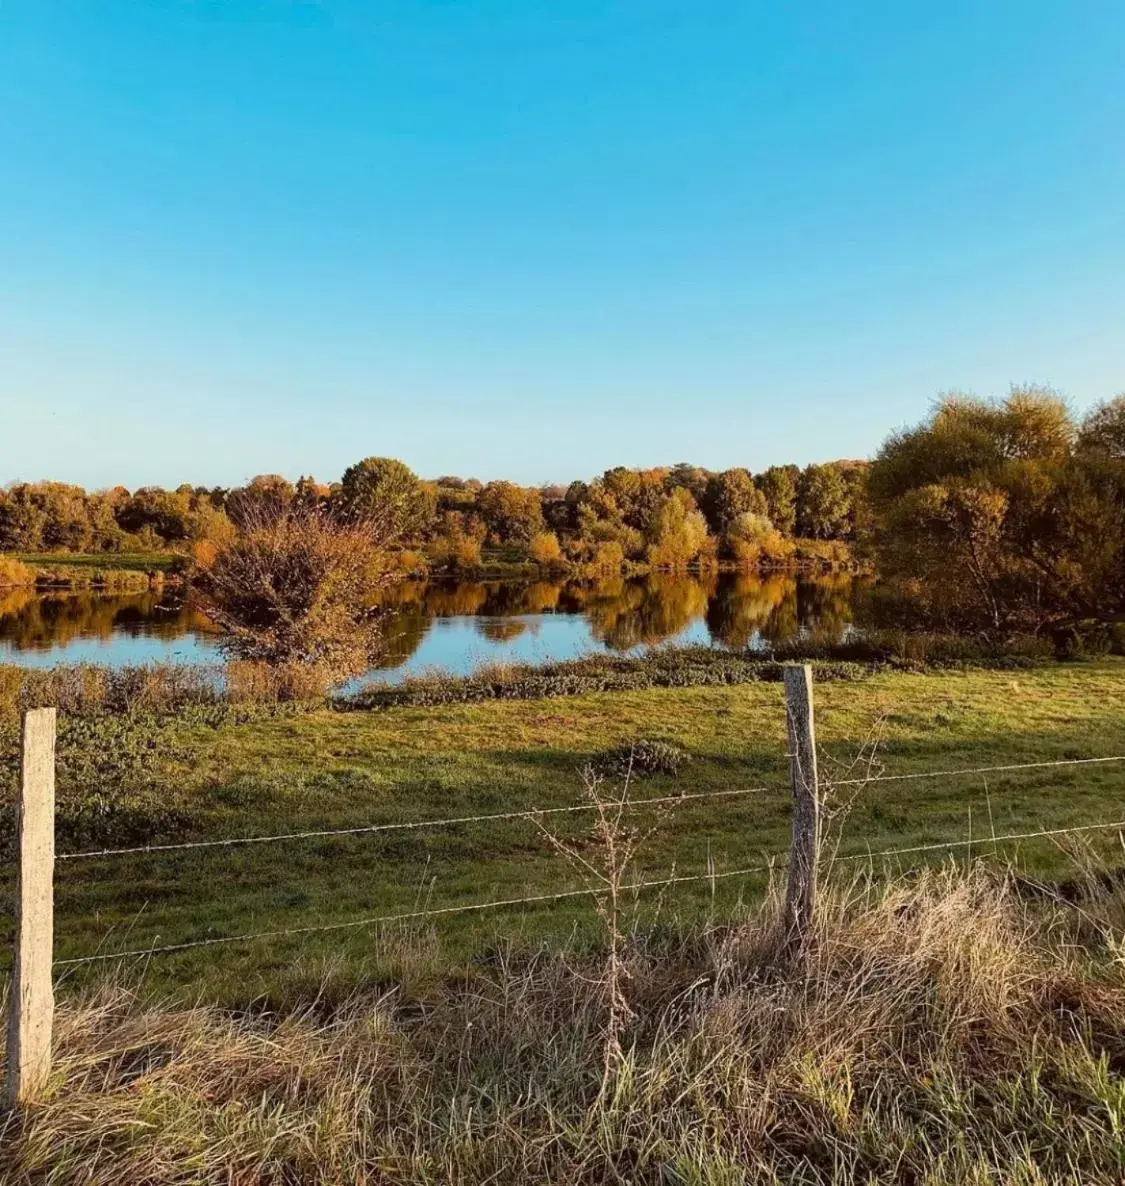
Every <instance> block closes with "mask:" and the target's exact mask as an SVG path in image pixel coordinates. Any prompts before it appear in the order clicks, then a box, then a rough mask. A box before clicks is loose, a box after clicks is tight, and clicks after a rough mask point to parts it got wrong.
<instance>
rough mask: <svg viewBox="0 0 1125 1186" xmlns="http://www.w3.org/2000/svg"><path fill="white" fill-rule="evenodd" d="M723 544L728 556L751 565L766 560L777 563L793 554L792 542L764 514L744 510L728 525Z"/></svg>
mask: <svg viewBox="0 0 1125 1186" xmlns="http://www.w3.org/2000/svg"><path fill="white" fill-rule="evenodd" d="M725 544H726V547H727V550H728V552H729V553H730V555H731V557H732V558H733V559H734V560H735V561H736V562H737V563H738V564H739V566H740V567H744V568H753V567H755V566H756V565H759V564H762V563H767V564H776V563H778V562H780V561H782V560H786V559H788V558H789V557H790V556H792V554H793V543H792V541H791V540H787V539H786V538H785V537H784V536H783V535H782V534H781V532H780V531H778V530H777V528H776V527H774V525H773V524H772V523H771V522H770V521H769V519H767V518H766V516H765V515H757V514H754V513H753V512H747V513H745V514H742V515H739V516H738V518H737V519H735V520H734V522H733V523H732V524H731V525H730V529H729V530H728V532H727V535H726V540H725Z"/></svg>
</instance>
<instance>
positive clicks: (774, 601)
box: [707, 573, 797, 650]
mask: <svg viewBox="0 0 1125 1186" xmlns="http://www.w3.org/2000/svg"><path fill="white" fill-rule="evenodd" d="M707 629H708V630H709V631H710V632H711V638H712V639H713V640H714V641H715V642H721V643H722V644H723V645H724V646H728V647H731V648H732V649H735V650H741V649H742V648H744V647H747V646H750V645H751V643H753V642H755V641H757V640H758V639H759V638H761V639H765V640H767V641H769V642H779V641H782V640H783V639H785V638H791V637H792V636H793V635H794V634H795V633H796V631H797V581H796V580H795V578H794V577H792V576H785V575H782V574H769V575H767V576H765V577H759V576H757V575H754V574H749V573H739V574H738V575H737V576H735V577H734V578H733V579H724V580H722V581H720V582H719V587H718V589H717V591H716V593H715V596H714V597H712V598H711V601H710V604H709V605H708V607H707Z"/></svg>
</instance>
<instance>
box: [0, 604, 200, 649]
mask: <svg viewBox="0 0 1125 1186" xmlns="http://www.w3.org/2000/svg"><path fill="white" fill-rule="evenodd" d="M209 625H210V624H209V623H208V621H207V619H206V618H204V617H203V615H202V614H200V613H198V612H197V611H195V610H192V609H190V608H188V607H187V606H185V605H183V604H182V603H180V602H179V601H177V600H176V599H174V598H169V597H166V596H164V595H163V594H162V593H154V592H144V593H128V594H109V595H106V594H99V593H96V592H79V593H62V592H54V593H37V592H35V590H33V589H0V647H3V649H4V650H13V651H45V650H53V649H54V650H57V649H59V648H63V647H66V646H67V644H68V643H71V642H74V641H75V640H77V639H101V640H102V641H107V642H108V641H110V640H112V639H113V638H119V637H134V638H135V637H149V638H158V639H168V640H171V639H175V638H182V637H183V636H184V635H186V634H195V633H205V632H206V631H207V630H208V628H209ZM3 644H8V645H7V646H6V647H4V645H3ZM0 653H2V652H0Z"/></svg>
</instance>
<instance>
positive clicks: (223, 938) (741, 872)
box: [54, 819, 1125, 967]
mask: <svg viewBox="0 0 1125 1186" xmlns="http://www.w3.org/2000/svg"><path fill="white" fill-rule="evenodd" d="M1111 830H1116V831H1119V832H1120V831H1123V830H1125V819H1121V820H1113V821H1111V822H1108V823H1094V824H1077V825H1072V826H1070V827H1066V828H1041V829H1037V830H1035V831H1029V832H1008V833H1005V834H1004V835H1001V836H996V835H992V836H987V837H976V838H969V839H967V840H946V841H938V842H935V843H932V844H917V845H908V846H905V847H902V848H888V849H883V850H881V851H876V852H871V851H866V852H858V853H847V854H844V855H843V856H836V857H834V858H833V861H834V862H837V861H854V860H878V859H885V858H889V857H896V856H906V855H916V854H918V853H923V852H936V851H939V850H948V849H952V848H965V847H971V846H972V845H974V844H976V845H985V844H993V845H996V844H1006V843H1012V842H1015V841H1020V840H1038V839H1045V838H1048V837H1052V836H1064V835H1070V834H1076V833H1081V832H1094V831H1111ZM788 863H789V854H788V853H778V854H775V855H774V856H773V857H772V858H770V859H769V860H767V862H766V863H764V864H761V865H752V866H747V867H745V868H740V869H728V870H723V871H721V872H719V871H715V870H708V871H707V872H705V873H691V874H686V875H676V876H670V877H664V878H658V879H654V880H650V881H637V882H632V883H630V884H628V885H625V886H622V887H621V888H622V890H623V891H624V892H626V893H639V892H640V891H641V890H645V889H657V888H662V887H666V886H670V885H682V884H685V883H688V882H700V881H708V882H714V881H721V880H725V879H728V878H731V877H750V876H753V875H755V874H758V873H768V872H771V871H772V870H775V869H779V868H785V867H786V866H787V865H788ZM608 892H609V891H608V889H606V888H604V887H599V886H593V887H586V888H583V889H573V890H560V891H557V892H555V893H550V894H531V895H528V896H525V897H522V898H500V899H493V900H492V901H488V902H472V903H467V904H465V905H461V906H439V907H434V908H430V909H426V910H410V911H405V912H402V913H399V914H380V915H373V916H370V917H365V918H358V919H349V920H348V921H347V922H337V923H318V924H316V925H314V926H305V927H288V928H285V929H282V930H274V931H249V932H246V933H244V934H240V935H217V936H213V937H210V938H207V939H192V940H189V941H187V942H184V943H168V944H164V945H161V946H155V947H138V948H134V949H132V950H129V951H120V952H98V953H96V954H95V955H87V956H77V957H73V958H70V959H64V960H55V961H54V966H55V967H66V966H74V965H77V964H90V963H98V962H103V961H106V960H124V959H134V958H143V957H148V956H154V955H167V954H171V953H173V952H177V951H189V950H193V949H195V948H199V947H212V946H216V945H220V944H230V943H247V942H251V941H254V940H261V939H283V938H288V937H290V936H293V935H309V934H315V933H320V932H326V931H342V930H353V929H358V928H362V927H369V926H379V925H383V924H386V923H396V922H407V921H412V920H418V919H424V918H439V917H444V916H449V915H454V914H469V913H479V912H482V911H485V910H496V909H503V908H506V907H512V906H531V905H541V904H544V903H547V902H558V901H563V900H564V899H567V898H579V897H600V896H602V895H604V894H606V893H608Z"/></svg>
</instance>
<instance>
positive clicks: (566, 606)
mask: <svg viewBox="0 0 1125 1186" xmlns="http://www.w3.org/2000/svg"><path fill="white" fill-rule="evenodd" d="M864 588H865V585H864V583H862V582H853V581H852V579H851V578H850V577H848V576H847V575H846V574H830V575H826V576H817V577H809V578H804V577H799V578H795V577H794V576H793V575H791V574H782V573H771V574H764V575H761V576H759V575H757V574H751V573H738V574H722V575H718V576H716V575H715V574H703V575H698V574H697V575H679V574H672V573H655V574H652V575H649V576H644V577H622V576H611V577H606V578H604V579H601V580H596V581H591V580H573V581H545V580H540V581H534V582H531V581H526V582H518V581H462V582H455V581H437V580H435V581H421V580H409V581H402V582H400V583H399V584H397V585H394V586H392V587H390V588H388V589H384V590H381V591H380V592H379V594H378V596H377V599H376V602H375V604H376V606H377V608H378V609H379V610H380V611H381V612H382V614H383V616H384V629H385V633H386V651H385V654H384V656H383V658H382V660H381V661H380V663H379V666H380V667H382V668H396V667H401V666H402V665H403V664H404V663H406V662H407V661H408V660H409V659H410V658H411V656H413V655H414V654H415V653H416V652H417V651H418V649H419V647H421V645H422V643H423V641H424V640H425V638H426V636H427V634H428V633H429V631H430V630H431V628H432V626H433V623H434V620H435V619H436V618H468V619H472V621H473V626H474V628H475V631H476V633H477V634H478V635H479V637H480V638H482V639H484V640H485V641H486V643H490V644H501V643H506V642H510V641H512V640H513V639H515V638H518V637H519V636H520V635H522V634H524V633H525V631H527V630H528V629H529V627H530V626H531V624H532V623H531V622H529V619H532V618H534V616H535V615H538V614H547V613H552V614H560V615H564V616H570V615H573V616H578V617H583V618H585V620H586V622H587V623H588V625H589V629H590V633H591V634H592V635H593V637H594V638H595V639H596V640H597V641H598V642H600V643H601V644H602V645H604V646H605V647H607V648H608V649H610V650H614V651H628V650H632V649H634V648H636V647H640V646H652V645H655V644H658V643H662V642H666V641H668V640H669V639H672V638H675V637H676V636H677V635H679V634H681V633H682V632H683V631H684V630H685V629H687V628H688V627H690V626H691V625H692V624H693V623H695V622H699V621H705V622H706V625H707V630H708V633H709V635H710V637H711V639H712V640H713V641H714V642H716V643H718V644H721V645H723V646H727V647H731V648H736V649H741V648H744V647H746V646H750V645H753V644H754V643H755V642H756V641H758V640H762V641H766V642H772V643H779V642H785V641H788V640H790V639H792V638H795V637H797V636H798V635H799V634H805V635H808V636H812V637H814V638H822V639H824V640H825V641H831V642H835V641H838V640H839V639H840V638H841V637H842V636H843V635H844V634H845V633H846V631H847V629H848V627H849V626H850V624H851V623H852V621H853V612H854V606H855V603H856V600H857V598H860V599H862V596H863V590H864ZM208 631H209V626H208V623H207V620H206V619H205V618H204V617H203V615H202V614H200V613H199V612H197V611H195V610H193V609H192V608H191V607H190V605H185V604H182V603H179V602H177V601H174V600H172V599H165V598H162V597H161V595H160V594H159V593H156V592H142V593H134V594H129V595H125V596H120V595H99V594H97V593H94V592H77V593H75V592H67V593H45V594H44V593H38V592H36V591H34V590H30V589H13V590H5V591H2V592H0V642H5V643H8V644H9V645H10V646H11V648H12V649H13V650H15V651H43V650H48V649H50V648H51V647H65V646H66V644H67V643H69V642H71V641H73V640H76V639H79V638H96V639H100V640H103V641H110V640H112V639H113V638H114V637H115V636H118V637H120V636H137V635H149V636H152V637H155V638H160V639H166V640H171V639H176V638H179V637H181V636H183V635H186V634H191V633H201V634H205V633H207V632H208Z"/></svg>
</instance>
